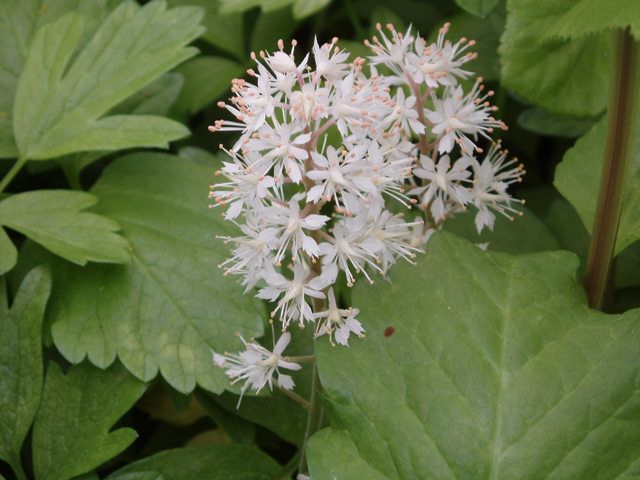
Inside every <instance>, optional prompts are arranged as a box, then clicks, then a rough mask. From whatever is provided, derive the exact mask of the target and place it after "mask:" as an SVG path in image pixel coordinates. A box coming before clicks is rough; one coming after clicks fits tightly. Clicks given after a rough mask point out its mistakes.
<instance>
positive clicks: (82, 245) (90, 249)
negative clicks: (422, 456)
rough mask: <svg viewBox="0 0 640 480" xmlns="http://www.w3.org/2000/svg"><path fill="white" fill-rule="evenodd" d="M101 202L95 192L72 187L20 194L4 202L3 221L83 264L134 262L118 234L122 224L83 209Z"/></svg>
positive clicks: (0, 215)
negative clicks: (73, 189) (93, 193)
mask: <svg viewBox="0 0 640 480" xmlns="http://www.w3.org/2000/svg"><path fill="white" fill-rule="evenodd" d="M97 201H98V198H97V197H96V196H95V195H91V194H89V193H86V192H78V191H71V190H36V191H33V192H25V193H19V194H17V195H13V196H11V197H9V198H6V199H4V200H2V201H1V202H0V224H2V225H4V226H6V227H9V228H12V229H14V230H17V231H19V232H20V233H23V234H24V235H26V236H27V237H29V238H31V239H32V240H34V241H36V242H38V243H39V244H40V245H42V246H43V247H45V248H47V249H49V250H51V251H52V252H54V253H56V254H57V255H60V256H61V257H64V258H66V259H67V260H70V261H72V262H75V263H78V264H80V265H84V264H86V263H87V261H89V260H91V261H94V262H113V263H130V262H131V255H130V254H129V251H128V249H129V243H128V242H127V241H126V240H125V239H124V238H122V237H121V236H120V235H118V234H116V233H114V232H115V231H117V230H120V225H118V223H117V222H115V221H113V220H111V219H109V218H105V217H103V216H101V215H96V214H95V213H87V212H80V210H82V209H85V208H87V207H90V206H92V205H94V204H95V203H96V202H97ZM14 248H15V247H14Z"/></svg>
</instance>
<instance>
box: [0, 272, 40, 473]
mask: <svg viewBox="0 0 640 480" xmlns="http://www.w3.org/2000/svg"><path fill="white" fill-rule="evenodd" d="M50 291H51V273H50V272H49V269H48V268H46V267H43V266H39V267H36V268H34V269H33V270H31V271H30V272H29V273H28V274H27V276H26V277H25V278H24V280H23V282H22V285H21V286H20V290H18V293H17V294H16V297H15V300H14V301H13V305H12V306H11V310H9V308H8V302H7V291H6V285H5V281H4V277H2V278H1V279H0V318H1V319H2V320H1V321H0V365H1V366H2V367H1V368H0V459H2V460H5V461H6V462H8V463H9V464H10V465H11V466H12V467H13V469H14V470H15V471H22V466H21V464H20V448H21V447H22V442H23V441H24V438H25V437H26V435H27V432H28V431H29V427H31V423H32V422H33V419H34V418H35V416H36V411H37V410H38V405H39V404H40V397H41V395H42V340H41V339H42V319H43V317H44V309H45V306H46V304H47V299H48V298H49V293H50Z"/></svg>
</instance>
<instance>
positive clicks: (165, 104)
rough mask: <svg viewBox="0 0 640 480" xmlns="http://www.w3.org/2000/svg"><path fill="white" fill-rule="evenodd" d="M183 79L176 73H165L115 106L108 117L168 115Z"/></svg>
mask: <svg viewBox="0 0 640 480" xmlns="http://www.w3.org/2000/svg"><path fill="white" fill-rule="evenodd" d="M183 83H184V79H183V78H182V75H180V74H179V73H176V72H170V73H165V74H164V75H162V76H161V77H159V78H157V79H156V80H154V81H153V82H151V83H150V84H149V85H147V86H146V87H144V88H143V89H142V90H139V91H138V92H136V93H135V94H133V95H131V96H130V97H129V98H127V99H126V100H124V101H123V102H121V103H120V104H119V105H116V106H115V107H114V108H112V109H111V110H110V111H109V115H160V116H165V115H167V114H168V113H169V109H170V108H171V105H173V103H174V102H175V101H176V99H177V98H178V95H179V94H180V90H181V89H182V84H183Z"/></svg>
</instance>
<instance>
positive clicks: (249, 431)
mask: <svg viewBox="0 0 640 480" xmlns="http://www.w3.org/2000/svg"><path fill="white" fill-rule="evenodd" d="M194 395H195V397H196V400H198V403H199V404H200V405H201V406H202V408H204V410H205V412H207V415H209V417H211V418H212V419H213V421H214V422H216V425H217V426H219V427H220V428H222V429H223V430H224V431H225V432H226V433H227V435H229V438H231V440H233V442H234V443H242V444H244V445H253V444H254V442H255V440H256V426H255V425H254V424H253V423H251V422H247V421H246V420H244V419H242V418H241V417H238V416H237V415H234V414H233V413H231V412H229V411H227V410H225V409H223V408H222V407H221V406H219V405H218V404H217V403H216V402H215V401H214V400H213V399H212V398H211V396H210V395H211V394H209V393H207V392H204V391H203V390H195V392H194Z"/></svg>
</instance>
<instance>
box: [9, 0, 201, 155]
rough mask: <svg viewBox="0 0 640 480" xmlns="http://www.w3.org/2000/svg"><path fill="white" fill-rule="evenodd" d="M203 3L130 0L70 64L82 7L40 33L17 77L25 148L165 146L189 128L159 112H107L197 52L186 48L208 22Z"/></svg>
mask: <svg viewBox="0 0 640 480" xmlns="http://www.w3.org/2000/svg"><path fill="white" fill-rule="evenodd" d="M201 16H202V12H201V10H200V9H198V8H193V7H180V8H174V9H171V10H168V11H165V3H164V2H162V1H160V0H156V1H153V2H150V3H148V4H147V5H145V6H144V7H142V8H140V7H138V6H137V4H134V3H132V2H124V3H122V4H121V5H120V6H119V7H118V8H116V9H115V10H114V11H113V12H112V13H111V14H110V15H109V17H108V18H107V20H106V21H105V22H104V23H103V24H102V26H101V27H100V29H99V30H98V31H97V32H96V34H95V36H94V37H93V39H92V40H91V42H89V44H88V45H87V46H86V47H85V48H84V49H83V50H82V52H80V54H79V55H78V57H77V58H76V60H75V61H74V62H73V65H71V66H70V67H69V68H67V66H68V63H69V61H70V59H71V56H72V55H73V53H74V50H75V48H76V45H77V43H78V40H79V38H80V35H81V34H82V31H83V23H84V22H83V20H82V17H81V16H80V15H79V14H76V13H71V14H67V15H64V16H63V17H61V18H60V19H59V20H57V21H55V22H53V23H50V24H46V25H44V26H42V27H41V28H40V29H39V30H38V32H37V33H36V35H35V37H34V39H33V41H32V43H31V46H30V48H29V52H28V55H27V59H26V61H25V65H24V68H23V70H22V74H21V76H20V80H19V82H18V87H17V92H16V101H15V105H14V109H13V114H14V119H13V121H14V134H15V138H16V142H17V145H18V149H19V151H20V155H21V156H22V157H26V158H29V159H34V160H42V159H46V158H52V157H57V156H61V155H65V154H68V153H72V152H77V151H85V150H117V149H123V148H131V147H135V146H155V147H163V148H166V147H167V145H168V142H169V141H171V140H175V139H177V138H181V137H183V136H185V135H186V134H188V131H187V129H186V128H185V127H184V126H183V125H181V124H179V123H177V122H174V121H172V120H169V119H166V118H162V117H156V116H153V115H112V116H108V117H105V118H101V117H103V115H105V114H106V113H107V112H108V111H109V110H110V109H111V108H112V107H114V106H115V105H117V104H118V103H120V102H121V101H123V100H124V99H126V98H128V97H130V96H131V95H132V94H134V93H135V92H136V91H137V90H139V89H141V88H142V87H144V86H145V85H147V84H148V83H150V82H151V81H153V80H154V79H155V78H157V77H158V76H160V75H161V74H163V73H164V72H166V71H167V70H169V69H171V68H173V67H174V66H176V65H177V64H179V63H181V62H182V61H184V60H186V59H187V58H189V57H191V56H193V55H195V53H196V52H197V50H196V49H194V48H192V47H185V46H184V45H186V44H187V43H189V42H190V41H191V40H193V39H194V38H196V37H197V36H198V35H199V34H200V33H201V32H202V27H199V26H198V21H199V20H200V18H201Z"/></svg>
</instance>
